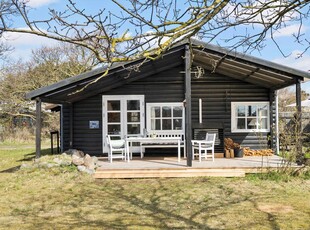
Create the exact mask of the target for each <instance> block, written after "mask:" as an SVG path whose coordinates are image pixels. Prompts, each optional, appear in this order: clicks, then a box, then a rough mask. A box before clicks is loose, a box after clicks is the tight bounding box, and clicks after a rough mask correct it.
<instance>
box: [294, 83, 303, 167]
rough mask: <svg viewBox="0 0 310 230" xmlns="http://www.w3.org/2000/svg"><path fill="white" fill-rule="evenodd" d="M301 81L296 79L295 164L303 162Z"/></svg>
mask: <svg viewBox="0 0 310 230" xmlns="http://www.w3.org/2000/svg"><path fill="white" fill-rule="evenodd" d="M300 82H301V80H300V79H296V130H295V132H296V134H295V136H296V151H297V155H296V161H297V163H301V162H302V161H303V154H302V136H301V127H302V120H301V86H300V85H301V83H300Z"/></svg>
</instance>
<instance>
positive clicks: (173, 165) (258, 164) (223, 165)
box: [94, 155, 296, 179]
mask: <svg viewBox="0 0 310 230" xmlns="http://www.w3.org/2000/svg"><path fill="white" fill-rule="evenodd" d="M99 159H100V160H99V166H100V167H99V168H98V169H97V170H96V173H95V174H94V178H96V179H99V178H152V177H153V178H154V177H197V176H218V177H243V176H245V174H246V173H260V172H265V171H267V170H276V169H279V168H280V167H283V166H284V165H287V162H285V161H284V160H283V158H281V157H279V156H275V155H273V156H270V157H243V158H229V159H227V158H216V159H215V161H214V162H213V161H212V160H211V159H207V160H203V161H202V162H199V161H198V160H194V161H193V166H192V167H187V165H186V159H182V160H181V162H178V161H177V158H176V157H145V158H143V159H140V158H139V157H134V159H133V160H132V161H130V162H125V161H122V160H115V161H113V163H109V162H108V161H107V159H106V158H99ZM292 166H294V167H295V166H296V165H292Z"/></svg>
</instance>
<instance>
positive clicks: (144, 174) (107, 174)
mask: <svg viewBox="0 0 310 230" xmlns="http://www.w3.org/2000/svg"><path fill="white" fill-rule="evenodd" d="M200 176H209V177H244V176H245V170H243V169H210V168H207V169H97V171H96V172H95V174H94V178H96V179H107V178H157V177H158V178H159V177H200Z"/></svg>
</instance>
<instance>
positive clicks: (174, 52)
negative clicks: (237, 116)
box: [26, 39, 310, 104]
mask: <svg viewBox="0 0 310 230" xmlns="http://www.w3.org/2000/svg"><path fill="white" fill-rule="evenodd" d="M185 45H189V42H188V41H186V40H185V41H181V42H180V43H178V44H177V45H176V46H175V47H174V48H172V49H170V50H169V51H168V52H167V53H165V54H164V55H163V56H162V57H161V58H159V59H157V60H155V61H151V60H147V61H145V59H140V60H136V61H133V62H128V63H121V64H116V65H114V66H112V68H110V69H109V73H108V74H107V75H106V76H104V77H103V73H104V72H105V71H106V70H107V68H106V67H101V68H97V69H94V70H92V71H89V72H86V73H83V74H80V75H78V76H74V77H71V78H68V79H65V80H62V81H60V82H57V83H55V84H52V85H49V86H46V87H43V88H40V89H37V90H34V91H31V92H29V93H28V94H27V95H26V97H27V98H28V99H35V98H38V97H39V98H41V100H42V102H50V103H55V104H65V103H72V102H75V101H79V100H81V99H83V98H87V97H90V96H93V95H96V94H98V93H103V92H106V91H108V90H111V89H113V88H116V87H120V86H122V85H124V84H129V83H130V82H133V81H136V80H139V79H141V78H144V77H147V76H150V75H152V74H156V73H159V72H161V71H165V70H168V69H170V68H173V67H175V66H178V65H181V64H183V63H184V59H183V56H184V47H185ZM190 45H191V47H192V51H193V65H194V66H201V67H202V68H204V69H206V70H209V71H210V72H211V73H218V74H223V75H226V76H229V77H231V78H235V79H238V80H241V81H245V82H248V83H250V84H255V85H258V86H261V87H265V88H269V89H272V90H277V89H281V88H284V87H287V86H290V85H292V84H295V83H296V82H297V81H302V80H303V79H304V78H310V73H307V72H304V71H300V70H296V69H293V68H289V67H287V66H283V65H279V64H276V63H273V62H270V61H266V60H263V59H259V58H256V57H253V56H249V55H245V54H242V53H238V52H230V51H229V50H227V49H224V48H221V47H219V46H214V45H211V44H207V43H204V42H201V41H198V40H194V39H192V40H191V44H190ZM141 63H143V65H141ZM134 65H139V66H140V65H141V66H140V67H139V70H138V71H133V70H132V69H134V68H130V67H132V66H134ZM85 86H87V87H85Z"/></svg>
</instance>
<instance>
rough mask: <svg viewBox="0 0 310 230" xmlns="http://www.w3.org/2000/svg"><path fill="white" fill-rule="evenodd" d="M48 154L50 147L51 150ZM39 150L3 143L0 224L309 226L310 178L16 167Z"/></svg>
mask: <svg viewBox="0 0 310 230" xmlns="http://www.w3.org/2000/svg"><path fill="white" fill-rule="evenodd" d="M46 151H47V152H48V150H46ZM33 155H34V149H32V148H29V147H28V146H27V145H22V146H19V145H16V146H15V148H11V147H10V146H8V145H6V146H4V145H1V144H0V171H1V173H0V213H1V215H0V229H169V228H173V229H310V219H309V216H310V180H309V179H308V180H307V179H302V178H300V177H295V178H292V179H291V180H289V181H285V180H278V181H275V180H262V179H259V177H257V176H256V177H253V176H248V177H246V178H207V177H200V178H178V179H137V180H136V179H131V180H116V179H115V180H94V179H93V178H92V177H91V176H89V175H87V174H81V173H79V172H77V171H76V170H73V169H72V167H67V168H58V169H37V170H16V169H18V168H16V166H18V165H20V164H21V163H22V162H23V160H29V158H30V157H32V156H33Z"/></svg>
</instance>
